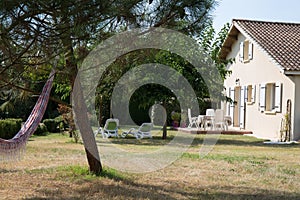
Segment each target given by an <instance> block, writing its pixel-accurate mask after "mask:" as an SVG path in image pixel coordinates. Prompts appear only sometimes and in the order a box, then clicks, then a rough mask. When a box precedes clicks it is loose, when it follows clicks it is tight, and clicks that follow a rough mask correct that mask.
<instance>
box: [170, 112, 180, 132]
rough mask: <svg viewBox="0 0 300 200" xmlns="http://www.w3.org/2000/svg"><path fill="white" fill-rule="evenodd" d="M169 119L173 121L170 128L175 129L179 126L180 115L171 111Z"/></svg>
mask: <svg viewBox="0 0 300 200" xmlns="http://www.w3.org/2000/svg"><path fill="white" fill-rule="evenodd" d="M171 119H172V120H173V122H172V126H173V127H174V128H177V127H178V126H179V121H180V113H178V112H175V111H172V113H171Z"/></svg>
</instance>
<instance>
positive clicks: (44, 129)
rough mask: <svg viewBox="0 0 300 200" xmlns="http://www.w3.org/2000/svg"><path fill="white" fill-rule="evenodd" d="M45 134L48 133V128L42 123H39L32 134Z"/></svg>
mask: <svg viewBox="0 0 300 200" xmlns="http://www.w3.org/2000/svg"><path fill="white" fill-rule="evenodd" d="M47 134H48V129H47V126H46V125H45V124H44V123H40V124H39V126H38V127H37V129H36V131H35V132H34V133H33V135H37V136H45V135H47Z"/></svg>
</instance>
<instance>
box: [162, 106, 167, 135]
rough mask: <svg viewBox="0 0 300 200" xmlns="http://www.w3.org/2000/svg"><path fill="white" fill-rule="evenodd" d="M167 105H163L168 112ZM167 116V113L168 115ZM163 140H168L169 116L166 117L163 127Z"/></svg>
mask: <svg viewBox="0 0 300 200" xmlns="http://www.w3.org/2000/svg"><path fill="white" fill-rule="evenodd" d="M166 105H167V104H166V103H165V102H164V103H163V107H164V108H165V109H166V110H167V108H166ZM166 114H167V113H166ZM162 139H163V140H165V139H167V116H164V126H163V135H162Z"/></svg>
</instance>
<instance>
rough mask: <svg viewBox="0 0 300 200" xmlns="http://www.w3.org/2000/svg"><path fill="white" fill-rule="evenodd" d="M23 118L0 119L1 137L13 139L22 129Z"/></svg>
mask: <svg viewBox="0 0 300 200" xmlns="http://www.w3.org/2000/svg"><path fill="white" fill-rule="evenodd" d="M21 124H22V119H4V120H0V130H1V131H0V138H3V139H11V138H13V137H14V136H15V135H16V134H17V133H18V131H19V130H20V129H21Z"/></svg>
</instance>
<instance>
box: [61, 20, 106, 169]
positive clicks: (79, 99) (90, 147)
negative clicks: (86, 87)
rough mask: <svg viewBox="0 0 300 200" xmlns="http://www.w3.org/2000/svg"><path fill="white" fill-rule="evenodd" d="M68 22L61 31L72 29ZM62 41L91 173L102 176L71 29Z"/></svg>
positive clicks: (66, 32) (75, 110) (77, 121)
mask: <svg viewBox="0 0 300 200" xmlns="http://www.w3.org/2000/svg"><path fill="white" fill-rule="evenodd" d="M68 20H69V19H68V17H67V16H64V17H63V22H64V23H62V24H61V26H62V27H61V28H62V29H61V30H64V27H70V24H69V21H68ZM61 41H62V44H63V47H64V51H65V61H66V71H67V72H68V74H69V77H68V78H69V80H70V83H71V87H72V90H71V91H72V93H73V96H72V98H73V99H71V102H72V100H73V103H74V113H75V116H74V118H75V122H76V124H77V125H78V127H79V131H80V133H81V137H82V140H83V144H84V147H85V151H86V156H87V160H88V164H89V168H90V171H91V172H92V173H94V174H100V173H101V172H102V165H101V162H100V156H99V152H98V147H97V144H96V140H95V137H94V133H93V130H92V128H91V126H90V123H89V119H88V115H87V107H86V104H85V101H84V97H83V92H82V89H81V85H80V80H79V78H78V79H76V76H77V73H78V66H77V62H76V58H75V55H74V50H73V46H72V39H71V33H70V30H69V29H68V31H65V32H63V33H62V34H61Z"/></svg>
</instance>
